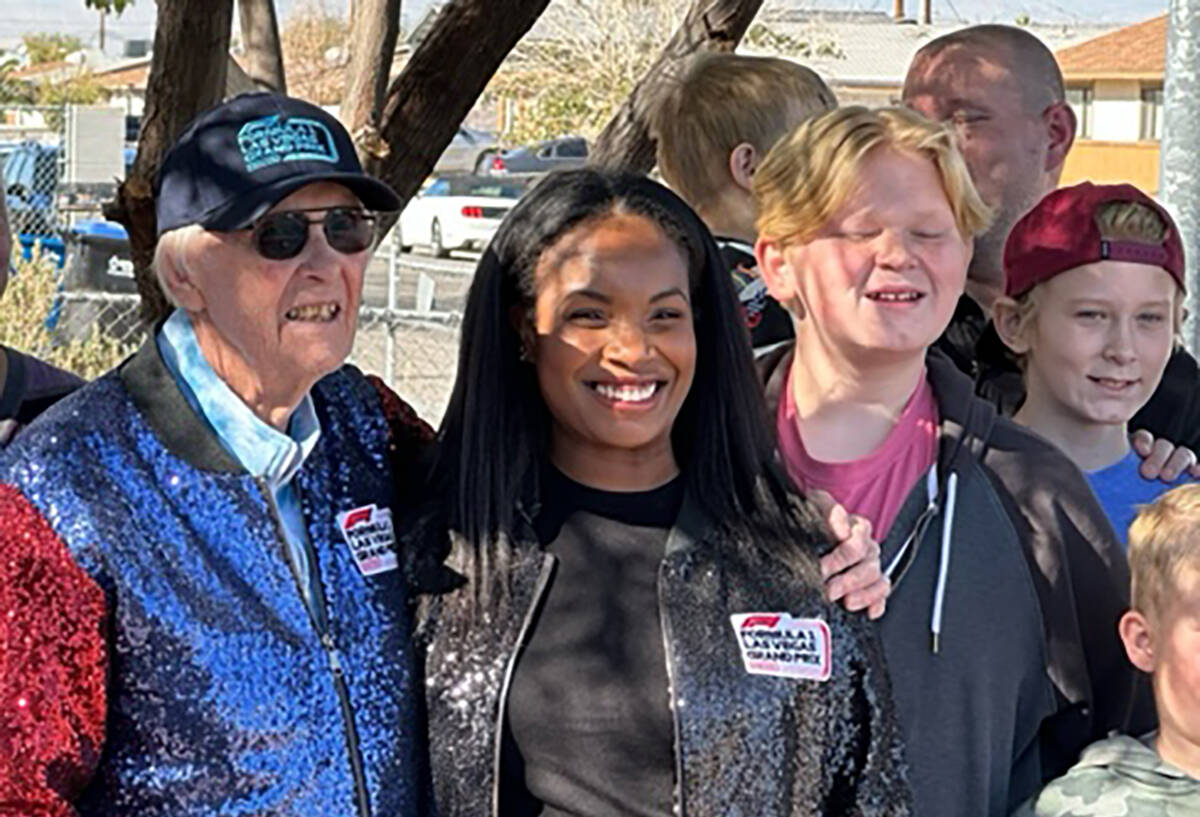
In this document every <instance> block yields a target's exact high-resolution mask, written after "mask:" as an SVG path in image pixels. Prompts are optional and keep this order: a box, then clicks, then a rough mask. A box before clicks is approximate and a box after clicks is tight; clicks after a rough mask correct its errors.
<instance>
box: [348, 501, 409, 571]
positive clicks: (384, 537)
mask: <svg viewBox="0 0 1200 817" xmlns="http://www.w3.org/2000/svg"><path fill="white" fill-rule="evenodd" d="M337 525H338V530H340V531H341V532H342V538H343V539H345V540H346V544H348V545H349V546H350V553H351V554H352V555H353V556H354V563H355V564H356V565H358V570H359V572H360V573H362V574H363V575H364V576H374V575H375V574H376V573H386V572H387V571H389V570H395V569H396V566H397V564H398V562H397V559H396V534H395V532H394V531H393V530H392V511H391V509H390V508H378V507H376V506H375V505H364V506H362V507H361V508H354V509H353V510H349V511H342V512H341V513H339V514H338V515H337Z"/></svg>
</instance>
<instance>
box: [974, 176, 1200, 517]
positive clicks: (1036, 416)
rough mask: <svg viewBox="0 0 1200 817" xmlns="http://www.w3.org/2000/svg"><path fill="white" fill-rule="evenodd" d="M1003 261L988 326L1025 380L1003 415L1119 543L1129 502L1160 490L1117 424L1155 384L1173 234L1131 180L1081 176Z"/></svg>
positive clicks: (1022, 228) (1009, 245) (1028, 218)
mask: <svg viewBox="0 0 1200 817" xmlns="http://www.w3.org/2000/svg"><path fill="white" fill-rule="evenodd" d="M1004 265H1005V270H1006V276H1005V297H1003V298H1000V299H998V300H997V302H996V304H995V307H994V310H995V325H996V331H997V332H998V333H999V335H1000V337H1001V339H1002V340H1003V341H1004V342H1005V343H1006V344H1007V345H1008V346H1009V348H1010V349H1012V350H1013V351H1014V352H1015V353H1016V354H1018V355H1019V356H1020V359H1021V366H1022V369H1023V374H1024V380H1025V402H1024V403H1023V404H1022V405H1021V407H1020V409H1018V411H1017V413H1016V415H1015V416H1014V419H1015V420H1016V421H1017V422H1019V423H1021V424H1022V425H1025V426H1027V427H1029V428H1031V429H1033V430H1034V431H1036V432H1038V433H1039V434H1041V435H1042V436H1043V437H1045V438H1047V439H1049V440H1050V441H1051V442H1053V443H1054V444H1056V445H1057V446H1058V447H1059V448H1061V449H1062V450H1063V451H1064V452H1066V454H1067V456H1069V457H1070V458H1071V459H1072V460H1073V461H1074V462H1075V464H1076V465H1078V466H1079V468H1080V470H1082V471H1083V472H1084V473H1085V474H1086V475H1087V477H1088V480H1089V482H1091V485H1092V489H1093V490H1094V491H1095V492H1096V495H1097V497H1099V499H1100V504H1101V505H1103V506H1104V510H1105V511H1106V512H1107V513H1108V516H1109V519H1110V520H1111V521H1112V523H1113V527H1114V528H1115V529H1116V531H1117V534H1118V535H1119V536H1120V537H1121V539H1122V541H1124V539H1125V534H1126V531H1127V530H1128V528H1129V523H1130V522H1132V521H1133V516H1134V513H1135V510H1136V508H1137V506H1138V505H1140V504H1142V503H1145V502H1149V501H1151V500H1153V499H1154V498H1155V497H1157V496H1159V495H1160V494H1162V493H1163V492H1164V491H1166V490H1168V488H1169V487H1170V486H1169V485H1168V484H1166V483H1163V482H1160V481H1157V480H1149V479H1146V478H1145V477H1143V476H1142V475H1141V473H1140V471H1139V468H1140V465H1141V458H1140V457H1139V456H1138V455H1137V453H1136V452H1134V451H1133V450H1131V449H1130V446H1129V427H1128V426H1129V421H1130V419H1131V418H1132V417H1133V416H1134V415H1135V414H1136V413H1137V412H1138V411H1139V410H1140V409H1141V408H1142V406H1144V405H1145V404H1146V402H1147V401H1148V400H1149V399H1150V397H1151V395H1152V394H1154V391H1155V389H1157V388H1158V384H1159V381H1160V380H1161V379H1162V375H1163V371H1164V369H1165V368H1166V365H1167V360H1168V359H1169V358H1170V356H1171V352H1172V350H1173V348H1174V346H1175V339H1176V335H1177V331H1178V328H1179V324H1180V322H1181V321H1182V314H1183V296H1184V257H1183V244H1182V242H1181V241H1180V237H1179V231H1178V229H1177V228H1176V227H1175V224H1174V222H1173V221H1172V220H1171V216H1170V215H1169V214H1168V213H1167V211H1166V210H1164V209H1163V208H1162V207H1161V206H1160V205H1159V204H1157V203H1156V202H1155V201H1154V200H1153V199H1151V198H1150V197H1149V196H1147V195H1146V194H1145V193H1143V192H1142V191H1140V190H1138V189H1137V188H1136V187H1134V186H1132V185H1128V184H1118V185H1095V184H1091V183H1089V182H1084V183H1083V184H1077V185H1075V186H1073V187H1065V188H1062V189H1061V190H1056V191H1054V192H1053V193H1051V194H1049V195H1048V196H1046V197H1045V198H1044V199H1043V200H1042V201H1041V202H1039V203H1038V205H1037V206H1036V207H1034V208H1033V210H1031V211H1030V212H1029V213H1028V214H1026V215H1025V216H1024V217H1022V218H1021V219H1020V220H1019V221H1018V222H1017V224H1016V225H1015V226H1014V227H1013V230H1012V232H1011V233H1010V234H1009V237H1008V240H1007V242H1006V244H1005V249H1004ZM1184 479H1190V477H1184Z"/></svg>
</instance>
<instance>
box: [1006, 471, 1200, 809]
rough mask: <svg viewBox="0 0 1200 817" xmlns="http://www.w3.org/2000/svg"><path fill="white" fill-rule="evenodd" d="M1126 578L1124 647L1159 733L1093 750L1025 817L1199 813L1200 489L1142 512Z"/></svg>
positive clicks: (1174, 494) (1132, 533)
mask: <svg viewBox="0 0 1200 817" xmlns="http://www.w3.org/2000/svg"><path fill="white" fill-rule="evenodd" d="M1129 569H1130V573H1131V574H1132V584H1133V592H1132V609H1131V610H1129V612H1127V613H1126V614H1125V615H1124V617H1122V619H1121V624H1120V631H1121V640H1122V641H1124V642H1125V652H1126V654H1127V655H1128V656H1129V660H1130V662H1131V663H1132V664H1133V665H1134V666H1135V667H1137V668H1138V669H1140V670H1142V671H1143V672H1147V673H1150V675H1151V677H1152V678H1153V687H1154V704H1155V707H1156V708H1157V709H1158V719H1159V727H1158V730H1157V731H1156V732H1151V733H1150V734H1148V735H1144V736H1142V737H1140V738H1135V737H1132V736H1129V735H1118V736H1115V737H1111V738H1108V739H1107V740H1102V741H1100V742H1098V743H1095V744H1093V745H1092V746H1090V747H1088V749H1087V750H1086V751H1084V753H1083V758H1082V759H1081V760H1080V761H1079V763H1078V764H1076V765H1075V766H1074V767H1073V768H1072V769H1071V771H1069V772H1068V773H1067V774H1066V775H1065V776H1063V777H1062V778H1060V779H1058V780H1056V781H1054V782H1053V783H1051V784H1050V785H1049V786H1047V787H1046V789H1045V790H1044V791H1043V792H1042V793H1041V794H1040V795H1039V796H1038V797H1037V799H1036V801H1034V802H1031V803H1029V804H1028V805H1027V806H1026V807H1025V809H1024V810H1022V811H1020V812H1018V815H1019V816H1020V817H1031V816H1032V815H1036V817H1105V815H1111V814H1122V815H1128V817H1159V815H1175V814H1200V485H1195V484H1193V485H1184V486H1181V487H1179V488H1175V489H1173V490H1171V491H1168V492H1167V493H1165V494H1163V495H1162V496H1161V497H1159V498H1158V499H1157V500H1155V501H1154V502H1153V503H1152V504H1150V505H1147V506H1145V507H1143V508H1142V509H1141V511H1140V512H1139V513H1138V515H1137V518H1136V519H1135V520H1134V522H1133V524H1132V525H1131V526H1130V528H1129Z"/></svg>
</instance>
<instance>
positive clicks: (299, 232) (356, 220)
mask: <svg viewBox="0 0 1200 817" xmlns="http://www.w3.org/2000/svg"><path fill="white" fill-rule="evenodd" d="M312 212H324V213H325V215H324V217H323V218H309V217H308V216H307V215H305V214H306V213H312ZM312 224H320V225H321V227H322V229H323V230H324V232H325V240H326V241H327V242H329V246H331V247H333V248H334V249H335V250H337V251H338V252H340V253H345V254H346V255H352V254H354V253H356V252H362V251H363V250H365V249H367V248H368V247H370V246H371V243H372V242H373V241H374V240H375V214H374V213H368V212H366V211H365V210H362V209H360V208H357V207H312V208H309V209H306V210H280V211H279V212H277V213H269V214H268V215H265V216H263V217H262V218H260V219H259V220H258V221H256V222H254V225H253V226H252V227H248V228H247V229H249V230H252V231H253V232H252V234H251V242H252V243H253V244H254V249H255V250H256V251H257V252H258V254H259V255H261V256H262V257H263V258H269V259H271V260H272V261H284V260H286V259H288V258H295V257H296V256H297V255H299V254H300V252H301V251H302V250H303V249H304V245H305V244H307V243H308V228H309V226H310V225H312Z"/></svg>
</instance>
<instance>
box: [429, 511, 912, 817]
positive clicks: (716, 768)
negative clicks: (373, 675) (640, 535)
mask: <svg viewBox="0 0 1200 817" xmlns="http://www.w3.org/2000/svg"><path fill="white" fill-rule="evenodd" d="M429 527H432V528H434V529H435V532H434V534H433V535H434V537H435V538H436V537H440V536H442V535H443V534H442V533H438V532H436V525H431V526H427V528H429ZM441 530H442V531H444V528H442V529H441ZM427 533H428V530H427ZM527 534H528V535H527V536H523V537H522V541H521V542H518V543H517V545H516V546H515V547H514V548H513V549H512V552H513V553H514V554H515V555H514V560H513V564H512V570H511V585H510V586H511V592H510V594H509V596H508V603H507V604H505V605H503V606H502V608H501V609H502V610H503V611H504V612H500V613H495V614H479V615H477V616H473V615H471V613H470V612H469V605H467V604H466V599H467V594H468V593H469V592H470V588H469V587H467V586H462V587H460V588H458V589H457V590H454V591H451V592H449V593H446V594H444V595H441V596H436V597H432V598H429V599H426V601H425V603H424V605H423V608H424V609H423V611H422V613H421V614H420V615H419V617H418V622H419V623H418V632H417V643H418V650H419V651H423V653H424V659H425V673H426V679H425V681H426V683H425V689H426V699H427V705H428V718H429V740H430V753H431V760H432V770H433V777H434V786H435V790H436V797H437V804H438V813H439V814H440V815H441V817H485V815H489V814H491V815H497V816H498V815H502V814H504V813H505V811H504V809H503V807H502V803H501V802H500V798H501V792H500V791H499V782H498V781H499V774H498V770H499V768H500V763H501V757H500V741H498V740H497V736H498V735H499V734H500V730H499V727H500V725H501V724H502V723H503V718H504V717H505V713H504V707H505V702H506V697H507V693H508V687H509V682H510V680H511V678H512V674H513V669H514V667H515V665H516V661H517V660H518V659H519V655H520V646H521V644H522V641H523V639H524V638H525V637H526V635H527V633H528V631H529V629H530V623H531V622H532V620H533V618H534V616H535V615H536V612H537V607H538V604H539V600H540V599H541V597H542V596H543V593H544V591H545V589H546V587H547V586H548V583H549V582H550V580H551V578H552V576H553V572H554V570H555V562H556V560H555V558H554V556H552V555H550V554H547V553H544V552H543V551H542V549H541V548H540V546H538V545H537V544H536V539H535V537H534V536H533V534H532V529H530V530H529V531H528V532H527ZM450 540H451V553H452V555H451V557H450V560H449V566H450V567H451V568H455V569H457V570H460V571H462V570H463V569H464V562H463V561H462V560H461V559H459V558H458V557H456V556H455V555H453V554H457V553H461V552H465V550H464V549H463V547H464V545H465V543H464V542H463V541H462V539H461V537H456V536H455V535H451V536H450ZM442 541H443V542H445V541H446V540H445V539H444V538H443V539H442ZM658 595H659V613H660V617H661V623H662V629H663V637H664V645H665V647H666V659H667V670H668V678H669V679H670V684H671V689H670V695H671V707H672V715H673V718H674V723H675V760H676V786H675V811H676V814H679V815H692V816H693V817H699V816H700V815H704V817H709V816H710V815H713V816H715V815H720V816H721V817H736V816H737V815H744V816H745V817H751V816H752V817H807V816H808V815H813V817H816V815H822V817H855V816H856V815H861V816H862V817H868V816H870V817H875V816H876V815H879V816H880V817H882V816H883V815H887V816H888V817H901V815H908V814H910V813H911V807H910V805H909V803H910V793H909V787H908V783H907V778H906V772H905V769H904V766H903V763H904V761H903V759H902V758H903V749H902V745H901V739H900V736H899V729H898V726H897V723H896V720H895V717H894V714H893V707H892V701H891V693H890V689H889V686H888V680H887V673H886V670H885V667H884V660H883V654H882V651H881V648H880V646H879V644H878V641H877V638H876V636H875V633H874V629H873V625H872V624H871V623H870V622H869V621H867V620H866V618H865V617H864V616H862V615H856V614H850V613H847V612H845V611H844V610H842V609H841V608H838V607H835V606H832V605H830V604H828V603H827V602H825V600H824V598H823V596H822V592H821V589H820V588H819V587H817V586H815V585H814V583H812V582H806V581H803V580H800V579H799V578H797V577H796V576H795V574H793V573H791V572H790V571H789V570H788V569H786V568H784V567H782V566H781V565H780V564H778V563H773V562H767V561H766V559H765V557H763V556H762V555H760V554H759V553H758V551H757V549H754V552H751V548H749V547H747V546H744V545H739V544H738V543H736V542H733V541H729V539H728V538H727V537H723V536H721V535H718V534H717V533H716V532H715V531H714V529H713V526H712V525H711V524H709V523H708V522H707V520H706V517H705V516H704V514H703V513H702V511H701V510H700V509H699V508H697V507H696V505H695V504H694V503H689V502H687V501H685V504H684V508H683V510H682V511H681V513H680V516H679V519H678V521H677V522H676V525H675V527H674V528H673V529H672V531H671V533H670V536H669V538H668V542H667V548H666V555H665V557H664V559H663V562H662V566H661V567H660V570H659V579H658ZM780 612H784V613H789V614H791V615H792V616H793V617H796V618H800V617H804V618H819V619H822V620H824V621H825V622H827V623H828V626H829V629H830V632H831V644H832V673H831V676H830V677H829V679H828V680H826V681H812V680H795V679H790V678H783V677H774V676H768V675H757V674H755V675H751V674H749V673H748V672H747V670H746V668H745V666H744V665H743V658H742V655H741V653H740V651H739V646H738V640H737V638H738V634H737V632H736V631H735V629H734V626H733V624H732V622H731V619H730V617H731V616H733V615H736V614H738V613H780Z"/></svg>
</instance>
